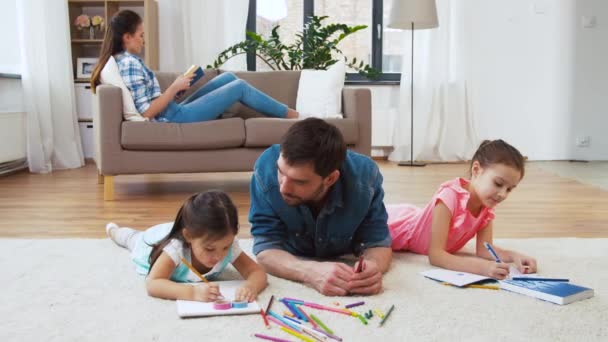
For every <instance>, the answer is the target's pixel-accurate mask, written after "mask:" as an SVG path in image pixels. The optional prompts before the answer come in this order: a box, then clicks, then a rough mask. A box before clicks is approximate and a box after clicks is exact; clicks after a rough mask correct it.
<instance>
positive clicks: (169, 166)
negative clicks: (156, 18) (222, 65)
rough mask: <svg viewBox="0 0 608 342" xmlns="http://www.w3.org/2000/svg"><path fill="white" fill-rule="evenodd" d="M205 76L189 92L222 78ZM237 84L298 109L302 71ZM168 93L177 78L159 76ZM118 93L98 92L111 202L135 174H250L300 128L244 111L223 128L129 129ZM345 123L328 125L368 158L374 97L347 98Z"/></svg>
mask: <svg viewBox="0 0 608 342" xmlns="http://www.w3.org/2000/svg"><path fill="white" fill-rule="evenodd" d="M221 72H222V71H221V70H206V71H205V76H204V77H203V78H201V79H200V80H199V81H198V82H197V83H195V84H193V85H192V87H191V88H190V89H189V90H188V93H186V94H185V95H184V96H183V98H185V97H187V96H188V95H189V93H190V92H193V91H195V90H196V89H198V88H199V87H200V86H202V85H203V84H205V83H206V82H208V81H209V80H210V79H211V78H213V77H215V76H217V75H218V74H219V73H221ZM235 74H236V75H237V76H238V77H239V78H241V79H243V80H245V81H247V82H249V83H250V84H251V85H253V86H254V87H256V88H258V89H260V90H262V91H264V92H265V93H267V94H269V95H270V96H272V97H273V98H275V99H276V100H278V101H281V102H283V103H286V104H287V105H288V106H289V107H291V108H295V105H296V96H297V94H298V83H299V77H300V72H299V71H270V72H237V73H235ZM156 75H157V78H158V81H159V84H160V87H161V89H162V90H164V89H166V88H167V87H168V86H169V85H170V84H171V82H173V80H175V78H176V77H177V75H178V74H177V73H167V72H159V73H156ZM122 108H123V104H122V95H121V89H120V88H119V87H116V86H112V85H100V86H99V87H97V94H96V96H94V111H93V112H94V119H93V120H94V123H95V125H94V127H95V142H96V157H95V162H96V165H97V169H98V172H99V178H98V180H99V183H103V184H104V200H113V198H114V177H116V176H119V175H131V174H154V173H197V172H224V171H231V172H234V171H252V170H253V166H254V163H255V161H256V159H257V158H258V156H259V155H260V154H261V153H262V152H263V151H264V150H265V149H266V148H268V147H269V146H270V145H272V144H276V143H279V141H280V138H281V136H282V135H283V134H284V133H285V132H286V131H287V130H288V129H289V127H290V126H291V125H292V124H294V123H295V122H296V120H288V119H276V118H268V117H265V116H263V115H262V114H260V113H257V112H255V111H254V110H252V109H251V108H248V107H246V106H244V105H242V104H240V103H237V104H235V105H234V106H232V107H231V108H229V109H228V110H227V111H226V113H224V114H223V115H222V117H221V118H220V119H218V120H213V121H207V122H200V123H190V124H174V123H158V122H149V121H143V122H137V121H124V120H123V115H122V111H123V110H122ZM342 112H343V116H344V118H342V119H326V120H327V121H328V122H331V123H332V124H334V125H336V126H337V127H338V129H340V131H341V132H342V134H343V135H344V139H345V141H346V143H347V145H348V147H349V148H350V149H352V150H354V151H356V152H359V153H362V154H365V155H370V153H371V93H370V90H369V89H362V88H357V89H349V88H345V89H343V91H342Z"/></svg>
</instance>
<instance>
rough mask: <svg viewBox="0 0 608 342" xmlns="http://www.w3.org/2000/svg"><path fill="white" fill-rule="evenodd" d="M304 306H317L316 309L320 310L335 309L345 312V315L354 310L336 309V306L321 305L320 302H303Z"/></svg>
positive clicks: (334, 310)
mask: <svg viewBox="0 0 608 342" xmlns="http://www.w3.org/2000/svg"><path fill="white" fill-rule="evenodd" d="M302 305H304V306H308V307H311V308H315V309H319V310H327V311H333V312H338V313H341V314H345V315H352V314H353V312H352V311H350V310H347V309H337V308H336V309H335V308H330V307H329V306H324V305H319V304H315V303H308V302H306V303H304V304H302Z"/></svg>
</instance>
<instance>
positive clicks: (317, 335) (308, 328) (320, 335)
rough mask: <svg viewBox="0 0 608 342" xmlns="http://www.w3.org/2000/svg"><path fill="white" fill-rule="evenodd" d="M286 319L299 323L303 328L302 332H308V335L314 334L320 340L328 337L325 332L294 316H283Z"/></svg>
mask: <svg viewBox="0 0 608 342" xmlns="http://www.w3.org/2000/svg"><path fill="white" fill-rule="evenodd" d="M283 317H284V318H285V319H288V320H289V321H291V322H293V323H295V324H297V326H298V328H301V329H302V332H304V333H307V334H308V335H310V336H312V337H313V338H315V339H319V340H325V339H327V336H326V335H324V334H323V333H320V332H318V331H317V330H316V329H314V328H311V327H308V326H306V325H305V324H304V323H303V322H300V321H298V320H296V319H293V318H289V317H287V316H283Z"/></svg>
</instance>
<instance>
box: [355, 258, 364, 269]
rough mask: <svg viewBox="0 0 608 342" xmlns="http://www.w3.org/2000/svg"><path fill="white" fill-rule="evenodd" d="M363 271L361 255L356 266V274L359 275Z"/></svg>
mask: <svg viewBox="0 0 608 342" xmlns="http://www.w3.org/2000/svg"><path fill="white" fill-rule="evenodd" d="M361 271H363V255H359V263H358V264H357V269H356V270H355V272H356V273H361Z"/></svg>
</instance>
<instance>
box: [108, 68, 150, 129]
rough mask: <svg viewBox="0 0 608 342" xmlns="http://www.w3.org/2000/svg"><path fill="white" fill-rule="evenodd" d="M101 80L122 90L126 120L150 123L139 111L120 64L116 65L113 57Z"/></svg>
mask: <svg viewBox="0 0 608 342" xmlns="http://www.w3.org/2000/svg"><path fill="white" fill-rule="evenodd" d="M99 80H100V81H101V84H110V85H113V86H116V87H119V88H120V89H121V90H122V116H123V117H124V119H125V120H127V121H148V119H147V118H144V117H143V116H141V115H140V114H139V112H138V111H137V108H136V107H135V102H134V101H133V96H132V95H131V92H130V91H129V88H127V86H126V85H125V82H124V81H123V80H122V77H121V76H120V71H119V70H118V64H116V60H115V59H114V57H113V56H110V59H108V61H107V62H106V65H104V66H103V69H102V70H101V74H100V77H99Z"/></svg>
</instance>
